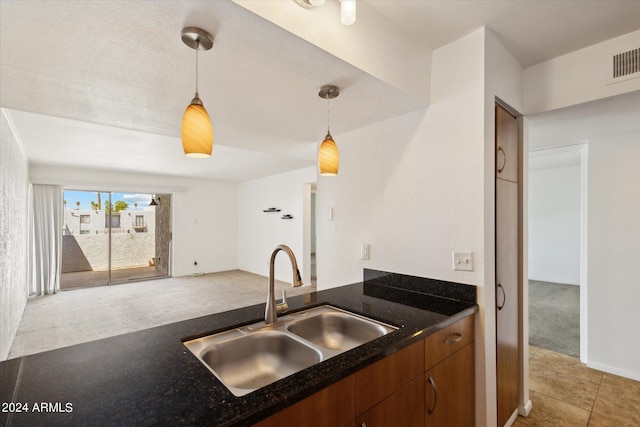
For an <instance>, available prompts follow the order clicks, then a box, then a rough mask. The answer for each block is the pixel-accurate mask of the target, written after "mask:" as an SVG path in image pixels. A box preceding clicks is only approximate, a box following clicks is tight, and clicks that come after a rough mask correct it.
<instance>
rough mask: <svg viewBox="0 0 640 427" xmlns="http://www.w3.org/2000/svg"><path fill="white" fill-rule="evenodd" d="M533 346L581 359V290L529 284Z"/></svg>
mask: <svg viewBox="0 0 640 427" xmlns="http://www.w3.org/2000/svg"><path fill="white" fill-rule="evenodd" d="M529 344H531V345H535V346H537V347H542V348H545V349H547V350H552V351H556V352H558V353H563V354H568V355H570V356H580V286H575V285H564V284H560V283H550V282H542V281H537V280H529Z"/></svg>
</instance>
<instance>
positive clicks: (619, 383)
mask: <svg viewBox="0 0 640 427" xmlns="http://www.w3.org/2000/svg"><path fill="white" fill-rule="evenodd" d="M593 412H594V413H596V414H597V415H598V416H597V417H596V418H597V419H599V418H602V417H599V415H604V416H606V417H607V418H608V419H611V420H613V421H615V422H617V425H620V426H640V382H638V381H634V380H630V379H627V378H623V377H619V376H616V375H611V374H604V375H603V378H602V384H601V385H600V389H599V390H598V397H597V398H596V402H595V405H594V406H593ZM594 425H595V424H594ZM602 425H607V424H602ZM612 425H613V424H612Z"/></svg>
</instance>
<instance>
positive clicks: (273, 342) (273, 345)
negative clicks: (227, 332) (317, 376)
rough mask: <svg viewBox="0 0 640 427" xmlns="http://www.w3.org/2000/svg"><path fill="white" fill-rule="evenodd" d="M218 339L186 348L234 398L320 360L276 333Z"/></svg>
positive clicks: (287, 336) (304, 348)
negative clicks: (192, 352)
mask: <svg viewBox="0 0 640 427" xmlns="http://www.w3.org/2000/svg"><path fill="white" fill-rule="evenodd" d="M216 337H217V338H218V339H215V338H216ZM207 338H209V340H207ZM219 338H220V337H219V336H216V335H213V336H211V337H205V338H200V340H202V341H201V342H193V341H191V342H190V345H188V346H187V347H189V349H190V350H192V351H193V349H196V351H194V354H196V356H198V358H199V359H200V360H201V361H202V363H204V364H205V365H206V366H207V367H208V368H209V369H210V370H211V371H212V372H213V373H214V374H215V376H216V377H218V379H219V380H220V381H222V383H223V384H224V385H225V386H226V387H227V388H228V389H229V390H230V391H231V392H232V393H233V394H235V395H236V396H242V395H245V394H247V393H250V392H251V391H253V390H256V389H258V388H260V387H264V386H265V385H267V384H271V383H272V382H275V381H277V380H279V379H281V378H284V377H287V376H289V375H291V374H294V373H296V372H298V371H301V370H303V369H304V368H308V367H309V366H311V365H315V364H316V363H318V362H320V361H321V360H322V354H321V353H320V352H319V351H317V350H316V349H314V348H311V347H309V346H308V345H306V344H303V343H301V342H300V341H297V340H296V339H294V338H292V337H291V336H289V335H287V334H285V333H282V332H278V331H256V332H253V333H250V334H248V335H241V336H239V337H235V338H231V339H226V340H225V339H224V337H223V341H221V342H218V341H219ZM194 341H197V340H194ZM207 341H209V342H207ZM198 350H199V351H198Z"/></svg>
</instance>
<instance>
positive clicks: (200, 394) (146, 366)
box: [0, 270, 478, 426]
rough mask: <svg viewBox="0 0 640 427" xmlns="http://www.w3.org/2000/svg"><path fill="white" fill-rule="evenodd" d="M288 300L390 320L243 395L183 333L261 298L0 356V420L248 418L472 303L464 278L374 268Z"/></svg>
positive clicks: (209, 327) (259, 314) (247, 310)
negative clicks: (362, 340) (364, 339)
mask: <svg viewBox="0 0 640 427" xmlns="http://www.w3.org/2000/svg"><path fill="white" fill-rule="evenodd" d="M265 293H266V289H265ZM288 302H289V312H294V311H296V310H301V309H306V308H309V307H313V306H317V305H323V304H329V305H332V306H334V307H338V308H341V309H344V310H347V311H351V312H354V313H357V314H360V315H363V316H366V317H369V318H372V319H375V320H379V321H382V322H385V323H388V324H391V325H395V326H398V327H399V329H398V330H396V331H394V332H392V333H389V334H387V335H385V336H383V337H380V338H378V339H376V340H374V341H371V342H368V343H366V344H364V345H362V346H360V347H357V348H354V349H352V350H350V351H347V352H345V353H342V354H340V355H338V356H335V357H333V358H330V359H327V360H325V361H323V362H321V363H319V364H317V365H314V366H311V367H309V368H307V369H304V370H303V371H300V372H298V373H296V374H293V375H291V376H289V377H286V378H284V379H282V380H280V381H277V382H275V383H272V384H270V385H267V386H265V387H263V388H261V389H259V390H256V391H254V392H252V393H249V394H247V395H245V396H242V397H236V396H234V395H233V394H231V392H229V391H228V390H227V388H226V387H225V386H224V385H223V384H222V383H221V382H220V381H219V380H218V379H217V378H216V377H215V376H214V375H212V373H211V372H210V371H209V370H208V369H207V368H206V367H205V366H204V365H203V364H202V363H200V361H199V360H198V359H197V358H196V357H195V356H194V355H193V354H192V353H191V352H190V351H189V350H187V348H186V347H185V346H184V344H183V342H184V341H186V340H188V339H191V338H195V337H200V336H204V335H208V334H211V333H215V332H219V331H223V330H226V329H230V328H233V327H238V326H241V325H247V324H252V323H255V322H257V321H260V319H262V318H263V317H264V304H258V305H253V306H249V307H244V308H240V309H236V310H232V311H228V312H224V313H218V314H213V315H210V316H205V317H200V318H197V319H191V320H186V321H182V322H177V323H173V324H170V325H165V326H159V327H156V328H151V329H147V330H142V331H138V332H133V333H129V334H125V335H120V336H116V337H111V338H106V339H102V340H99V341H93V342H89V343H85V344H79V345H75V346H71V347H66V348H62V349H58V350H53V351H48V352H44V353H39V354H35V355H31V356H25V357H21V358H17V359H11V360H8V361H5V362H2V363H0V381H1V382H0V386H1V387H0V399H1V402H2V405H3V408H0V409H4V410H5V411H3V412H0V425H3V426H4V425H10V426H37V425H43V426H57V425H78V426H80V425H82V426H89V425H100V426H104V425H136V426H141V425H198V426H200V425H213V426H244V425H251V424H253V423H256V422H258V421H261V420H263V419H265V418H268V417H269V416H271V415H273V414H275V413H276V412H278V411H281V410H283V409H285V408H287V407H290V406H291V405H293V404H295V403H296V402H300V401H302V400H303V399H305V398H307V397H309V396H312V395H313V394H314V393H316V392H318V391H320V390H322V389H324V388H326V387H327V386H330V385H332V384H335V383H337V382H339V381H340V380H342V379H344V378H346V377H348V376H350V375H352V374H354V373H356V372H358V371H360V370H362V369H363V368H365V367H367V366H370V365H372V364H374V363H375V362H378V361H380V360H382V359H385V358H387V357H388V356H390V355H392V354H394V353H396V352H398V351H400V350H402V349H404V348H407V347H408V346H410V345H412V344H415V343H417V342H418V341H421V340H424V339H425V337H428V336H430V335H432V334H434V333H436V332H437V331H440V330H442V329H444V328H446V327H448V326H450V325H452V324H453V323H455V322H458V321H459V320H461V319H463V318H466V317H468V316H470V315H473V314H474V313H475V312H476V311H477V310H478V307H477V305H476V288H475V287H473V286H469V285H462V284H457V283H449V282H441V281H438V280H432V279H424V278H419V277H413V276H406V275H400V274H394V273H386V272H380V271H375V270H365V272H364V280H363V282H361V283H356V284H352V285H347V286H341V287H337V288H333V289H328V290H324V291H319V292H314V293H311V294H307V295H302V296H298V297H292V298H289V300H288Z"/></svg>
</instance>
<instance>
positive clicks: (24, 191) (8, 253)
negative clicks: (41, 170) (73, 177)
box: [0, 110, 29, 361]
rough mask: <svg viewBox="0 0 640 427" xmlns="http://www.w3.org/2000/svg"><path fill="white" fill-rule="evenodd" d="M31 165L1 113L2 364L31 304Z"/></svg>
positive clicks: (0, 283) (0, 347)
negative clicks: (28, 255)
mask: <svg viewBox="0 0 640 427" xmlns="http://www.w3.org/2000/svg"><path fill="white" fill-rule="evenodd" d="M28 198H29V163H28V162H27V158H26V156H25V155H24V152H23V150H22V147H21V146H20V143H19V141H18V139H17V137H16V135H15V134H14V132H13V129H12V127H11V125H10V123H9V121H8V120H7V117H6V116H5V113H4V110H1V111H0V200H1V201H2V203H0V361H2V360H6V359H7V357H8V356H9V350H10V349H11V344H12V343H13V338H14V337H15V335H16V331H17V330H18V324H19V323H20V319H21V318H22V313H23V311H24V307H25V305H26V304H27V294H28V291H27V288H28V285H27V277H28V270H27V267H28V263H27V253H28V252H27V251H28V247H29V245H28V240H29V239H28V212H29V208H28Z"/></svg>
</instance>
